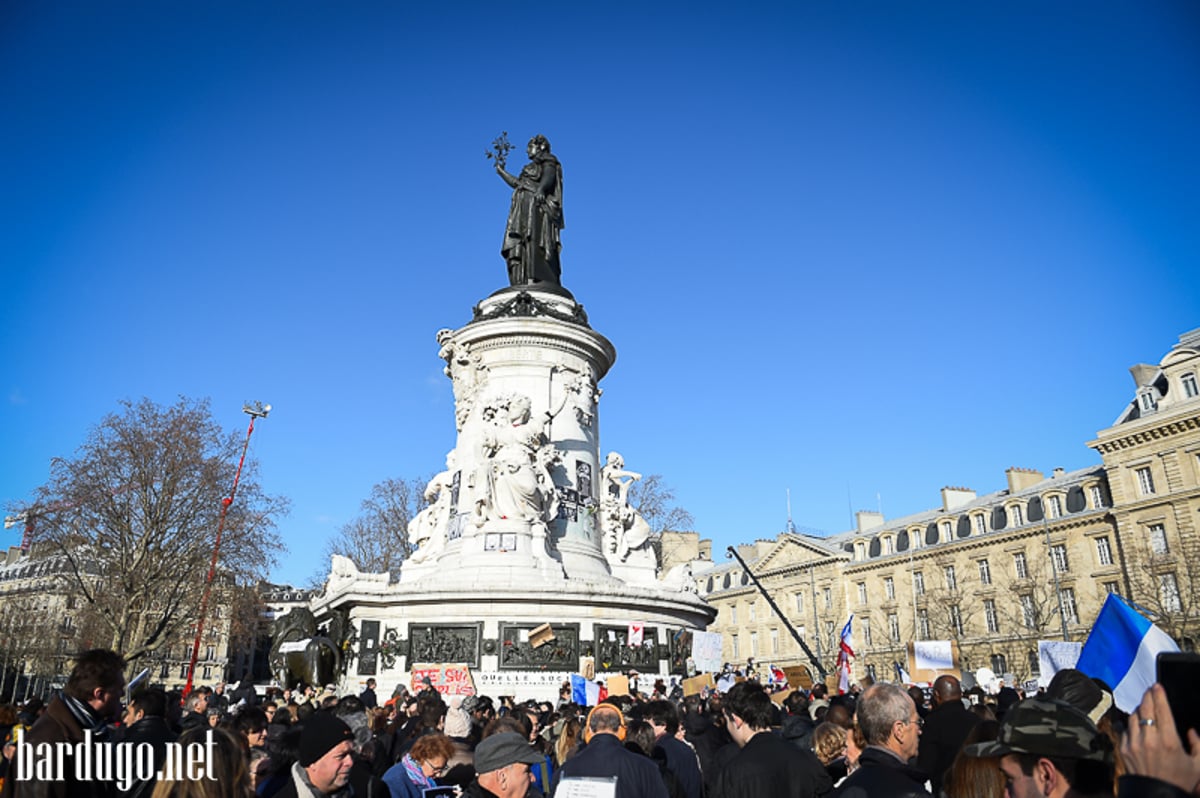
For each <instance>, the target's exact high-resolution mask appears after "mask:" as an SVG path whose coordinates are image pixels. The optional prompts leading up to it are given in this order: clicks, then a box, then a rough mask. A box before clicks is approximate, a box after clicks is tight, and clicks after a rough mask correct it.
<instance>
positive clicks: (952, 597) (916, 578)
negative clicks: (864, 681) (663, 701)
mask: <svg viewBox="0 0 1200 798" xmlns="http://www.w3.org/2000/svg"><path fill="white" fill-rule="evenodd" d="M1130 371H1131V373H1132V375H1133V378H1134V382H1135V394H1134V397H1133V399H1132V400H1131V401H1130V403H1129V405H1128V406H1127V407H1126V408H1125V409H1124V410H1123V411H1122V412H1121V414H1120V415H1119V416H1118V418H1117V419H1116V421H1115V422H1114V423H1113V424H1112V425H1111V426H1109V427H1107V428H1106V429H1103V430H1101V431H1100V432H1099V433H1098V434H1097V437H1096V439H1095V440H1093V441H1090V442H1089V443H1088V446H1090V447H1091V448H1092V449H1094V450H1095V451H1096V452H1097V453H1098V454H1099V455H1100V457H1101V461H1102V462H1101V464H1100V465H1097V466H1094V467H1090V468H1084V469H1079V470H1075V471H1070V472H1065V471H1063V470H1061V469H1055V470H1054V471H1053V472H1052V473H1051V474H1049V475H1046V474H1044V473H1042V472H1040V471H1036V470H1033V469H1022V468H1010V469H1008V470H1007V471H1006V472H1005V475H1004V477H1005V478H1004V483H1003V487H1002V488H1001V489H999V490H994V491H991V492H988V493H985V494H982V495H980V494H977V493H976V492H975V491H974V490H971V489H969V488H963V487H946V488H943V489H942V490H941V501H940V502H939V504H938V505H937V506H936V507H933V508H931V509H929V510H926V511H923V512H920V513H916V514H913V515H910V516H906V517H903V518H895V519H886V518H884V517H883V516H882V515H880V514H879V513H874V512H860V513H858V514H857V517H856V525H855V529H853V530H850V531H848V532H843V533H840V534H837V535H833V536H830V537H819V536H815V535H807V534H801V533H799V532H796V531H788V532H784V533H783V534H781V535H779V536H778V537H776V538H774V539H767V540H758V541H755V542H754V543H750V544H746V545H742V546H739V547H738V552H739V554H740V555H741V558H742V560H744V561H745V563H746V564H747V565H748V566H749V568H750V569H751V571H752V572H753V574H754V575H755V576H756V577H757V578H758V579H759V581H760V582H761V583H762V585H763V587H764V588H765V589H766V591H767V593H768V594H769V595H770V596H771V598H772V599H773V601H774V603H775V605H776V606H777V607H778V608H779V609H780V611H781V612H782V613H783V614H784V615H785V616H786V617H787V620H788V621H789V622H790V625H791V626H792V628H793V629H795V631H796V632H797V634H798V635H799V636H800V637H801V638H802V639H803V640H804V641H805V643H806V644H807V646H808V648H809V649H810V650H811V652H812V653H813V654H814V655H816V656H817V657H818V658H819V659H820V661H821V662H822V663H823V664H824V667H825V668H826V669H827V670H829V671H830V672H832V671H833V665H834V661H835V658H836V654H837V640H838V634H839V632H840V630H841V628H842V625H843V624H844V623H845V622H846V619H847V618H848V617H849V616H850V614H851V613H853V614H854V618H855V623H854V641H855V644H856V653H857V654H858V656H857V658H856V661H855V663H854V671H855V677H856V678H862V677H867V676H869V677H872V678H877V679H892V678H894V677H895V669H894V668H895V664H896V663H901V664H903V663H904V662H905V660H906V646H907V644H908V643H909V642H910V641H914V640H952V641H955V642H956V643H957V645H958V649H959V651H960V652H961V662H962V665H963V669H964V670H972V671H973V670H976V669H978V668H981V667H988V668H991V669H992V670H993V671H995V672H997V673H1011V674H1013V675H1014V676H1016V677H1017V678H1018V679H1021V680H1024V679H1028V678H1031V677H1032V676H1034V675H1036V672H1037V641H1038V640H1054V639H1057V640H1061V639H1064V637H1065V638H1066V639H1069V640H1074V641H1082V640H1083V639H1084V638H1085V637H1086V636H1087V633H1088V630H1089V629H1090V628H1091V625H1092V622H1093V621H1094V620H1095V617H1096V615H1097V613H1098V612H1099V609H1100V606H1101V604H1102V603H1103V601H1104V599H1105V597H1106V596H1107V595H1108V594H1109V593H1119V594H1121V595H1123V596H1125V597H1128V598H1130V599H1132V600H1133V601H1134V602H1135V603H1137V604H1139V605H1141V606H1142V607H1143V608H1145V609H1146V610H1148V611H1149V612H1150V613H1151V614H1153V615H1154V620H1155V622H1156V623H1158V624H1159V625H1160V626H1161V627H1162V628H1163V629H1165V630H1166V631H1167V632H1168V633H1170V634H1171V635H1172V636H1173V637H1175V638H1176V639H1177V640H1179V641H1180V643H1181V645H1182V646H1183V647H1184V648H1185V649H1194V648H1195V647H1196V641H1197V639H1200V530H1198V529H1197V520H1198V514H1200V329H1198V330H1193V331H1192V332H1189V333H1186V334H1184V335H1182V336H1180V340H1179V343H1178V344H1177V345H1176V346H1174V347H1173V348H1172V349H1171V351H1170V352H1168V353H1167V355H1166V356H1165V357H1164V358H1163V359H1162V360H1161V361H1160V362H1159V364H1158V365H1137V366H1134V367H1133V368H1132V369H1130ZM667 548H668V547H667V545H666V544H664V551H665V550H666V549H667ZM697 548H698V547H697ZM664 565H668V563H664ZM693 572H694V574H695V576H696V579H697V586H698V588H699V591H700V594H701V595H702V596H704V597H705V598H706V600H708V602H709V603H710V604H712V605H713V606H714V607H715V608H716V609H717V618H716V621H715V622H714V623H713V624H712V625H711V626H710V627H709V629H710V631H718V632H721V633H722V634H723V636H724V656H725V658H726V660H728V661H729V662H734V663H737V662H745V661H746V660H747V659H749V658H754V659H756V660H758V661H759V662H767V661H769V662H771V663H774V664H776V665H780V666H787V665H797V664H805V665H807V664H809V656H808V655H807V654H806V653H805V652H804V651H803V650H802V648H801V646H800V645H799V644H798V643H797V642H796V641H795V640H794V639H793V637H792V635H791V633H790V632H789V631H788V629H787V626H786V625H785V624H784V623H783V622H782V621H781V620H780V618H779V616H778V614H777V613H776V612H775V611H774V610H772V609H771V608H770V607H769V606H768V603H767V602H766V600H765V598H764V597H763V595H762V593H761V592H760V591H759V590H758V589H757V588H756V587H755V585H754V583H753V581H752V580H751V579H750V577H749V575H748V574H746V573H745V569H744V568H743V567H742V566H741V564H740V563H737V562H729V563H724V564H720V565H713V564H712V562H711V559H710V560H709V561H708V562H700V563H697V564H695V565H694V567H693Z"/></svg>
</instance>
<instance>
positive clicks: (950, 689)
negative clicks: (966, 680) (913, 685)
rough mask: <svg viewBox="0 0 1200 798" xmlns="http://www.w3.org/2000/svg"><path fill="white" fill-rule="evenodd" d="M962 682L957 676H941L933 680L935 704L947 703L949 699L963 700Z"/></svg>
mask: <svg viewBox="0 0 1200 798" xmlns="http://www.w3.org/2000/svg"><path fill="white" fill-rule="evenodd" d="M962 697H963V692H962V683H961V682H959V681H958V678H957V677H954V676H950V675H949V674H947V675H945V676H939V677H937V679H936V680H935V681H934V682H933V705H934V706H935V707H936V706H938V705H939V704H945V703H946V702H947V701H962Z"/></svg>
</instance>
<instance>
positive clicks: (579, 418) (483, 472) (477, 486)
mask: <svg viewBox="0 0 1200 798" xmlns="http://www.w3.org/2000/svg"><path fill="white" fill-rule="evenodd" d="M542 141H544V139H543V140H542ZM535 142H536V140H535ZM535 142H531V143H530V154H531V158H535V160H531V165H530V166H527V167H526V168H525V169H524V170H523V171H522V172H521V177H520V178H516V177H513V176H512V175H507V172H503V169H502V167H503V160H502V159H501V161H500V167H501V168H500V169H499V171H501V172H502V176H504V175H507V178H511V180H509V179H507V178H506V182H509V184H510V185H513V186H514V188H515V189H516V191H515V192H514V200H513V207H514V209H518V205H520V210H521V213H529V212H530V211H529V208H541V207H542V205H538V204H537V203H539V202H541V203H543V204H545V202H547V200H546V198H547V197H549V198H551V199H552V198H553V197H554V196H558V198H559V200H560V201H561V192H560V193H559V194H557V195H554V194H553V192H552V191H551V190H550V189H541V190H542V191H543V192H544V193H539V194H537V195H536V198H535V201H532V204H531V201H530V200H529V198H528V197H523V195H522V194H521V192H522V190H523V189H522V186H524V185H525V183H524V182H522V181H525V180H526V178H527V176H528V175H527V173H529V172H530V170H531V167H532V166H533V165H534V164H535V161H536V157H535V155H536V154H535ZM548 146H549V145H548V143H546V145H545V152H546V153H547V154H548ZM537 157H540V156H537ZM554 166H555V167H556V166H557V161H555V162H554ZM534 172H536V170H534ZM542 174H543V178H538V177H537V174H534V175H533V177H531V178H530V180H535V179H544V175H545V174H549V172H544V173H542ZM558 174H561V173H560V172H559V173H558ZM530 185H532V183H531V184H530ZM519 200H520V203H524V204H520V203H519ZM514 213H516V210H514ZM558 213H559V214H560V216H559V219H560V223H561V209H559V210H558ZM514 218H515V217H514V216H513V215H512V214H510V219H509V228H508V229H507V230H506V244H505V246H506V247H507V249H506V250H505V253H506V258H508V259H509V273H510V277H511V276H513V275H516V274H523V273H525V272H524V271H522V268H521V266H520V264H519V263H515V261H516V259H517V258H519V257H529V256H528V254H527V253H528V252H529V251H530V250H531V248H533V246H534V244H531V243H530V241H531V240H533V239H531V238H530V237H529V236H528V235H527V236H526V238H525V239H518V235H519V234H521V232H522V231H523V230H524V229H525V228H524V227H522V226H521V225H522V224H525V222H522V221H521V219H518V222H520V224H518V223H517V222H514V221H513V220H514ZM536 221H537V220H535V222H536ZM534 227H535V228H536V225H534ZM514 231H515V232H514ZM538 236H541V237H540V238H539V237H538ZM533 238H536V240H537V241H538V242H541V244H540V245H541V246H543V247H544V246H547V245H548V244H546V241H547V240H548V239H545V234H544V231H543V232H541V233H538V234H537V235H536V236H533ZM515 240H520V241H522V242H523V243H522V247H524V249H522V247H514V246H513V244H512V242H513V241H515ZM555 241H556V239H555ZM514 253H515V254H514ZM522 253H525V254H524V255H523V254H522ZM544 255H545V252H544V251H543V252H542V256H544ZM544 260H545V259H544ZM550 260H552V261H553V265H554V266H556V265H557V255H556V253H555V257H554V258H553V259H550ZM548 263H549V260H545V262H539V263H538V264H536V268H535V269H533V271H534V272H536V273H537V274H545V273H547V270H548V269H551V266H548V265H547V264H548ZM514 264H515V265H514ZM526 271H527V270H526ZM555 276H556V274H555ZM513 279H514V280H515V279H516V278H515V277H513ZM437 342H438V344H439V345H440V351H439V353H438V354H439V356H440V357H441V358H442V359H443V360H445V361H446V368H445V373H446V375H447V376H448V377H449V378H450V383H451V387H452V390H453V393H454V419H453V422H454V424H455V427H456V429H457V439H456V442H455V446H454V449H453V450H452V451H451V452H449V453H448V454H447V455H446V468H445V470H444V471H442V472H440V473H439V474H437V476H435V477H434V478H433V479H432V480H431V481H430V483H429V485H428V487H427V489H426V494H425V495H426V499H428V501H429V506H428V507H427V508H426V509H425V510H424V511H423V512H421V513H420V515H418V516H417V517H416V518H415V519H413V521H412V523H411V524H410V525H409V528H408V535H409V540H410V542H411V543H412V544H414V545H415V546H416V547H417V548H416V552H415V553H414V554H413V555H412V556H411V557H410V558H409V559H408V560H407V561H406V562H405V563H404V565H403V566H402V569H401V576H400V579H399V581H398V582H391V583H389V581H388V580H387V579H383V578H381V575H377V574H361V573H359V572H357V571H356V570H354V569H353V567H352V566H351V567H347V565H346V563H342V562H335V564H334V566H335V567H334V568H333V571H332V573H331V576H330V579H329V581H328V582H327V584H326V587H325V591H324V594H323V595H321V596H320V597H319V598H317V599H315V600H314V602H313V610H314V614H315V615H316V616H317V617H318V618H322V617H333V616H338V617H340V618H341V620H342V623H343V624H346V625H347V628H351V629H352V633H351V638H350V641H349V642H348V643H347V644H346V645H345V646H344V648H345V649H346V650H347V651H348V652H349V653H350V656H349V657H348V661H349V664H348V667H347V669H346V674H345V676H344V678H343V684H342V687H343V689H344V690H347V691H350V690H357V689H358V688H357V686H358V685H359V684H361V683H363V682H365V680H366V678H367V677H368V676H373V677H374V678H376V679H377V680H378V681H379V683H380V687H381V689H389V690H390V689H391V686H392V685H393V684H395V683H397V682H402V683H404V684H410V680H412V679H413V678H414V676H413V674H414V673H416V674H417V676H418V677H419V676H421V675H423V674H426V673H429V672H430V671H429V670H428V669H427V668H432V667H433V666H439V667H441V666H446V665H462V664H466V665H467V666H468V667H469V668H470V672H471V676H472V679H473V683H474V689H475V690H477V691H478V692H481V693H485V694H489V695H492V696H497V695H517V696H518V697H534V698H539V699H553V698H554V697H555V696H556V695H557V692H558V687H559V685H560V684H561V682H562V681H563V680H564V679H566V678H567V677H568V676H569V674H571V673H573V672H584V671H587V670H589V669H591V668H594V670H595V673H596V677H597V678H603V675H604V673H606V672H608V673H616V672H625V671H627V670H629V669H636V670H638V671H639V672H640V673H641V674H643V680H642V682H643V683H645V684H652V683H653V679H645V678H644V677H645V676H647V675H651V674H659V675H661V676H663V677H664V678H665V677H666V676H667V675H668V673H669V672H670V670H671V669H672V662H674V664H675V666H676V667H678V665H679V664H681V662H682V659H683V658H685V657H686V652H683V651H682V650H681V648H680V646H679V644H678V641H679V640H681V639H685V638H686V636H685V635H681V634H680V631H681V630H684V631H686V630H693V629H703V628H704V627H705V626H706V625H707V624H708V623H709V622H710V621H711V620H712V618H713V616H714V614H715V612H714V611H713V610H712V609H711V608H710V607H709V606H708V605H707V604H706V603H705V602H704V601H703V600H702V599H700V598H699V597H698V596H697V595H696V592H695V586H694V584H692V582H691V580H690V578H688V576H687V575H685V574H682V573H672V574H670V575H669V576H668V578H667V579H666V580H665V581H662V580H660V574H659V573H658V562H657V560H656V557H655V553H654V549H653V547H652V535H651V530H650V527H649V526H648V524H647V523H646V521H645V519H644V518H642V517H641V515H640V514H639V513H638V512H637V511H636V510H635V509H634V508H633V507H632V506H631V505H630V504H629V501H628V492H629V487H630V485H631V484H632V482H634V481H636V480H637V479H640V478H641V477H640V475H639V474H637V473H635V472H632V471H627V470H625V464H624V461H623V459H622V458H621V456H620V455H619V454H617V453H616V452H612V453H610V454H609V455H608V456H607V457H606V458H605V459H604V460H603V461H601V459H600V435H599V426H600V424H599V422H600V413H599V399H600V394H601V389H600V385H599V383H600V381H601V380H602V379H603V378H604V375H605V374H606V373H607V372H608V370H609V369H610V368H612V366H613V363H614V361H615V360H616V350H615V349H614V348H613V345H612V344H611V343H610V342H609V341H608V339H607V338H605V337H604V336H603V335H600V334H599V333H597V332H596V331H594V330H593V329H592V328H591V327H590V325H589V324H588V320H587V316H586V314H585V313H584V310H583V307H582V306H581V305H579V304H578V303H577V302H576V301H575V300H574V298H573V297H572V296H571V294H570V292H568V291H566V290H565V289H564V288H562V287H561V286H560V285H558V284H557V283H555V282H548V281H542V282H532V283H524V284H519V285H514V286H512V287H509V288H505V289H503V290H500V291H497V292H496V293H494V294H492V295H491V296H489V297H488V298H486V299H484V300H483V301H481V302H480V303H479V304H478V305H477V306H476V307H475V309H474V318H473V320H472V321H471V322H469V323H468V324H466V325H464V326H462V327H460V328H458V329H456V330H442V331H440V332H439V333H438V334H437ZM631 400H635V398H633V397H631ZM447 423H449V419H448V420H447ZM547 623H548V624H550V626H551V631H552V635H550V637H551V638H552V639H551V640H550V641H549V642H544V641H543V638H544V637H545V636H546V635H544V634H540V635H538V636H537V639H536V640H535V641H532V642H531V641H530V637H529V633H530V632H531V631H532V630H533V629H535V628H537V627H539V626H541V625H543V624H547ZM631 624H634V625H642V626H643V628H644V630H645V631H644V633H643V640H642V642H641V643H640V645H635V646H629V645H627V642H628V637H627V632H628V630H629V628H630V625H631ZM635 639H636V635H635ZM455 672H456V673H457V672H458V671H457V670H456V671H455ZM454 679H455V686H454V687H453V688H448V691H450V692H454V691H458V690H468V689H470V688H467V687H462V686H461V684H460V683H459V681H458V676H455V677H454Z"/></svg>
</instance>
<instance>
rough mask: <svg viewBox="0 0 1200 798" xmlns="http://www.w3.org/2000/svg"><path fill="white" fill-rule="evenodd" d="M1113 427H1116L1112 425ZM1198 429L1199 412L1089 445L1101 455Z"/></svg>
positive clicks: (1199, 421)
mask: <svg viewBox="0 0 1200 798" xmlns="http://www.w3.org/2000/svg"><path fill="white" fill-rule="evenodd" d="M1113 429H1117V428H1116V427H1114V428H1113ZM1195 429H1200V414H1197V415H1192V416H1187V417H1185V418H1178V419H1174V420H1172V421H1167V422H1165V423H1160V424H1155V425H1154V426H1152V427H1147V428H1145V429H1140V430H1136V431H1131V432H1128V433H1126V434H1123V435H1118V436H1115V437H1113V438H1111V439H1109V440H1100V439H1097V440H1094V441H1092V442H1091V443H1090V444H1088V445H1089V446H1091V447H1092V448H1093V449H1095V450H1096V451H1097V452H1099V453H1100V454H1101V455H1106V454H1113V453H1114V452H1119V451H1121V450H1122V449H1132V448H1133V447H1135V446H1141V445H1142V444H1144V443H1151V442H1152V441H1157V440H1162V439H1163V438H1169V437H1172V436H1175V435H1182V434H1183V433H1185V432H1191V431H1192V430H1195Z"/></svg>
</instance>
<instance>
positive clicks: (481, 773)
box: [463, 732, 542, 798]
mask: <svg viewBox="0 0 1200 798" xmlns="http://www.w3.org/2000/svg"><path fill="white" fill-rule="evenodd" d="M541 761H542V755H541V754H539V753H538V752H537V751H535V750H534V749H533V746H531V745H530V744H529V743H528V742H527V741H526V740H525V739H523V738H522V737H521V735H519V734H517V733H516V732H500V733H499V734H493V735H492V736H491V737H488V738H487V739H485V740H484V741H483V742H481V743H480V744H479V745H478V746H477V747H476V748H475V770H476V772H477V773H478V775H477V776H476V777H475V780H474V781H472V782H471V783H470V784H468V785H467V787H466V789H465V790H463V798H524V796H525V794H526V792H527V791H528V790H529V781H530V770H529V766H530V765H537V764H540V763H541Z"/></svg>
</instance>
